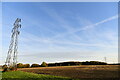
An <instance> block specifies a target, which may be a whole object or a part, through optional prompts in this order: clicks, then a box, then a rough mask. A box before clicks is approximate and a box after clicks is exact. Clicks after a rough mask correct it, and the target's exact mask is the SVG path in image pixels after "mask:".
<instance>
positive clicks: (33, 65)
mask: <svg viewBox="0 0 120 80" xmlns="http://www.w3.org/2000/svg"><path fill="white" fill-rule="evenodd" d="M39 66H40V65H39V64H32V65H31V67H39Z"/></svg>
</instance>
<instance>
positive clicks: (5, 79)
mask: <svg viewBox="0 0 120 80" xmlns="http://www.w3.org/2000/svg"><path fill="white" fill-rule="evenodd" d="M2 80H77V79H70V78H66V77H59V76H52V75H43V74H35V73H28V72H23V71H12V72H4V73H3V74H2Z"/></svg>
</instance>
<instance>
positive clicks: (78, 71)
mask: <svg viewBox="0 0 120 80" xmlns="http://www.w3.org/2000/svg"><path fill="white" fill-rule="evenodd" d="M119 69H120V65H80V66H58V67H37V68H19V69H18V70H20V71H25V72H32V73H37V74H47V75H54V76H62V77H70V78H75V79H81V78H118V77H119V76H118V70H119Z"/></svg>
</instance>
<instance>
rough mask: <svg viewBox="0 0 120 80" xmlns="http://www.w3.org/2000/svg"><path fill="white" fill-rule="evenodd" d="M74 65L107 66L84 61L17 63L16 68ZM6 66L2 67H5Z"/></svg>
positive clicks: (96, 62)
mask: <svg viewBox="0 0 120 80" xmlns="http://www.w3.org/2000/svg"><path fill="white" fill-rule="evenodd" d="M75 65H107V63H105V62H99V61H86V62H59V63H46V62H42V64H32V65H30V64H23V63H18V64H17V68H30V67H52V66H75ZM5 66H6V65H3V67H5Z"/></svg>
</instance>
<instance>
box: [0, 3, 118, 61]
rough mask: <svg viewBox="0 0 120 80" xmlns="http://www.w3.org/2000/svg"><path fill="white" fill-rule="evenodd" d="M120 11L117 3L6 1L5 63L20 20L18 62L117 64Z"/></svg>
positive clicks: (4, 12) (3, 14) (3, 40)
mask: <svg viewBox="0 0 120 80" xmlns="http://www.w3.org/2000/svg"><path fill="white" fill-rule="evenodd" d="M117 10H118V5H117V2H104V3H102V2H85V3H83V2H78V3H72V2H71V3H70V2H68V3H65V2H59V3H57V2H55V3H53V2H49V3H47V2H46V3H42V2H37V3H36V2H28V3H27V2H26V3H25V2H21V3H17V2H16V3H15V2H10V3H9V2H7V3H5V2H4V3H2V42H3V46H2V47H3V54H2V56H3V60H5V58H6V55H7V50H8V46H9V42H10V36H11V29H12V28H13V23H14V21H15V19H16V18H21V19H22V22H21V24H22V28H21V29H20V30H21V34H20V35H19V54H18V62H22V63H41V62H42V61H46V62H59V61H86V60H99V61H104V57H107V61H108V62H117V55H118V46H117V45H118V22H117V14H118V11H117ZM3 63H4V61H3Z"/></svg>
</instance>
